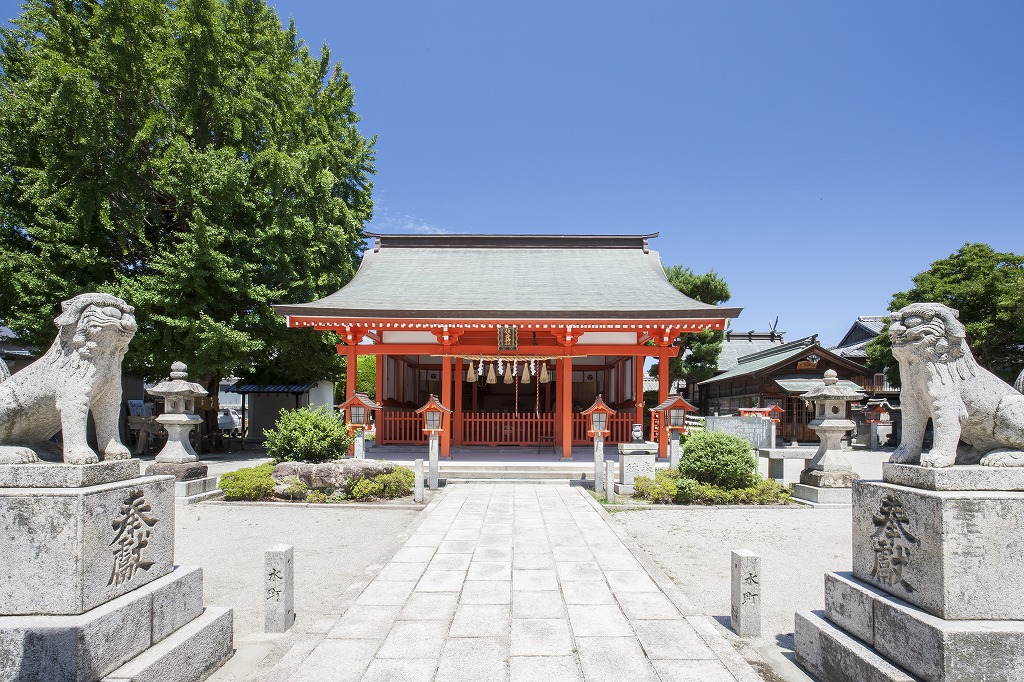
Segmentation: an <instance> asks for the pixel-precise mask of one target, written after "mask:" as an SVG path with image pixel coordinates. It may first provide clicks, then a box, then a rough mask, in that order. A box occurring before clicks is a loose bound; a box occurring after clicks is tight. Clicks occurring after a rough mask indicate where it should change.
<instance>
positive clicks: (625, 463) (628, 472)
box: [614, 442, 658, 495]
mask: <svg viewBox="0 0 1024 682" xmlns="http://www.w3.org/2000/svg"><path fill="white" fill-rule="evenodd" d="M657 453H658V444H657V443H651V442H646V443H619V480H618V481H617V482H616V483H615V485H614V488H615V494H616V495H632V494H633V483H634V481H635V480H636V477H637V476H646V477H647V478H654V463H655V461H656V460H657V456H658V454H657Z"/></svg>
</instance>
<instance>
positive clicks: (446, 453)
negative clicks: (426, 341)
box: [441, 355, 455, 458]
mask: <svg viewBox="0 0 1024 682" xmlns="http://www.w3.org/2000/svg"><path fill="white" fill-rule="evenodd" d="M441 404H442V405H444V406H445V407H447V408H448V409H451V404H452V357H451V356H450V355H445V356H443V357H442V358H441ZM452 416H453V417H454V415H452ZM454 421H455V420H454V419H449V420H448V428H447V429H445V430H444V431H442V432H441V456H442V457H446V458H447V457H451V456H452V428H453V427H452V424H453V423H454Z"/></svg>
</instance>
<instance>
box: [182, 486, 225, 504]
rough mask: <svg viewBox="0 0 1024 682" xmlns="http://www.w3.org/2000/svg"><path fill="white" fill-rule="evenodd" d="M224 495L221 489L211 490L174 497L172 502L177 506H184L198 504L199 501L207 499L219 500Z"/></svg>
mask: <svg viewBox="0 0 1024 682" xmlns="http://www.w3.org/2000/svg"><path fill="white" fill-rule="evenodd" d="M223 497H224V491H223V490H211V491H210V492H208V493H201V494H199V495H193V496H191V497H175V498H174V504H176V505H178V506H179V507H184V506H187V505H190V504H199V503H200V502H206V501H207V500H219V499H221V498H223Z"/></svg>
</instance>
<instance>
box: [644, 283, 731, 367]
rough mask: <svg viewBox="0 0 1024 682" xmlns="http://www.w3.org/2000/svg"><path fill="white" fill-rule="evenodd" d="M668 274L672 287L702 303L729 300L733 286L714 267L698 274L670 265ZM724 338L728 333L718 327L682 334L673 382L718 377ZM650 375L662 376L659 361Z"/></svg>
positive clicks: (671, 360) (670, 364)
mask: <svg viewBox="0 0 1024 682" xmlns="http://www.w3.org/2000/svg"><path fill="white" fill-rule="evenodd" d="M665 275H666V276H667V277H668V281H669V282H671V283H672V286H674V287H675V288H676V289H678V290H679V291H680V292H682V293H684V294H686V295H687V296H689V297H690V298H692V299H695V300H697V301H700V302H701V303H709V304H711V305H720V304H722V303H725V302H726V301H728V300H729V296H730V294H729V285H728V284H727V283H726V281H725V280H724V279H722V278H721V277H719V276H718V274H717V273H716V272H715V271H714V270H711V271H709V272H706V273H704V274H703V275H698V274H696V273H694V272H693V270H691V269H690V268H685V267H683V266H681V265H670V266H668V267H666V268H665ZM724 339H725V333H724V332H722V331H719V330H717V329H705V330H704V331H702V332H698V333H696V334H681V335H680V336H679V338H678V339H676V345H677V346H679V347H680V351H679V355H678V356H677V357H674V358H669V361H668V379H669V383H670V384H671V383H674V382H675V381H676V380H677V379H686V381H687V382H691V383H692V382H696V381H704V380H705V379H710V378H711V377H712V376H714V374H715V370H716V369H718V356H719V355H720V354H721V353H722V341H723V340H724ZM650 375H651V376H655V377H656V376H658V363H655V364H654V365H653V366H652V367H651V369H650Z"/></svg>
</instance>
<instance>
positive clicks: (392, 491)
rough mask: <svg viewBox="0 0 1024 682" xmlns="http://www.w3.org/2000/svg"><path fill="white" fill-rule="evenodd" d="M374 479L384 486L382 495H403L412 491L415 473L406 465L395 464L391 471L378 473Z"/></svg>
mask: <svg viewBox="0 0 1024 682" xmlns="http://www.w3.org/2000/svg"><path fill="white" fill-rule="evenodd" d="M374 479H375V480H377V481H380V483H381V484H382V485H383V486H384V493H383V497H388V498H390V497H405V496H406V495H408V494H409V493H411V492H412V487H413V485H414V484H415V483H416V474H414V473H413V472H412V469H410V468H408V467H400V466H396V467H395V470H394V471H393V472H392V473H390V474H380V475H378V476H375V477H374Z"/></svg>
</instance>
